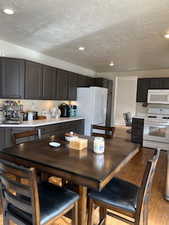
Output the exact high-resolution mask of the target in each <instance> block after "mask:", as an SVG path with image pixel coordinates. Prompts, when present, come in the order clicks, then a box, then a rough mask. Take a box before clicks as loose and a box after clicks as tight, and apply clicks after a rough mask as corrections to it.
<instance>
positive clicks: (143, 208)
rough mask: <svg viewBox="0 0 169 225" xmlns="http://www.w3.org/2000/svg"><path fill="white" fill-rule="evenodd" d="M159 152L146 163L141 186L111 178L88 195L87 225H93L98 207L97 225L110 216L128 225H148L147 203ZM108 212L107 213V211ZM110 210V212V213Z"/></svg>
mask: <svg viewBox="0 0 169 225" xmlns="http://www.w3.org/2000/svg"><path fill="white" fill-rule="evenodd" d="M159 155H160V150H156V151H155V153H154V155H153V158H152V160H149V161H148V162H147V166H146V169H145V172H144V176H143V179H142V183H141V186H136V185H135V184H132V183H129V182H127V181H125V180H121V179H119V178H113V179H112V180H111V181H110V182H109V183H108V184H107V185H106V187H105V188H104V189H103V190H102V191H101V192H98V191H94V190H93V191H91V192H90V193H89V216H88V225H93V211H94V209H95V206H99V207H100V222H99V225H105V224H106V216H107V215H109V216H112V217H114V218H116V219H119V220H121V221H123V222H126V223H128V224H134V225H140V221H142V224H143V225H147V224H148V202H149V198H150V193H151V187H152V181H153V177H154V173H155V168H156V164H157V161H158V158H159ZM108 210H109V211H108ZM110 210H111V211H112V212H110Z"/></svg>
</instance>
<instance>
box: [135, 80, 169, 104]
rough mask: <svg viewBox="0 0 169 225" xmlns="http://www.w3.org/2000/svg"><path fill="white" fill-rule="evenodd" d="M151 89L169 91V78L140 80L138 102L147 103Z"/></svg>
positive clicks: (138, 83) (138, 82)
mask: <svg viewBox="0 0 169 225" xmlns="http://www.w3.org/2000/svg"><path fill="white" fill-rule="evenodd" d="M149 89H169V78H167V77H166V78H165V77H164V78H163V77H162V78H139V79H138V81H137V102H147V95H148V90H149Z"/></svg>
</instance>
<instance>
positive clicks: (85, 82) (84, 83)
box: [77, 74, 95, 87]
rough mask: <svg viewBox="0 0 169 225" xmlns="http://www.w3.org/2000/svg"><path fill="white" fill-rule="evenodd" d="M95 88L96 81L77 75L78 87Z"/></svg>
mask: <svg viewBox="0 0 169 225" xmlns="http://www.w3.org/2000/svg"><path fill="white" fill-rule="evenodd" d="M90 86H95V79H94V78H92V77H88V76H83V75H80V74H78V75H77V87H90Z"/></svg>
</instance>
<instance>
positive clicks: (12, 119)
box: [3, 101, 23, 124]
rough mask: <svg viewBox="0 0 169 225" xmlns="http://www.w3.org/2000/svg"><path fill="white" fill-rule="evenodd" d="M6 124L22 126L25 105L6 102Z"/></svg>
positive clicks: (4, 106) (4, 110) (4, 107)
mask: <svg viewBox="0 0 169 225" xmlns="http://www.w3.org/2000/svg"><path fill="white" fill-rule="evenodd" d="M3 112H4V118H5V120H4V123H7V124H20V123H21V122H22V121H23V105H22V104H20V102H19V101H18V102H16V101H5V102H4V104H3Z"/></svg>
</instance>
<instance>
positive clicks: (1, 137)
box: [0, 128, 13, 150]
mask: <svg viewBox="0 0 169 225" xmlns="http://www.w3.org/2000/svg"><path fill="white" fill-rule="evenodd" d="M11 146H13V142H12V133H11V128H0V150H1V149H3V148H8V147H11Z"/></svg>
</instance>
